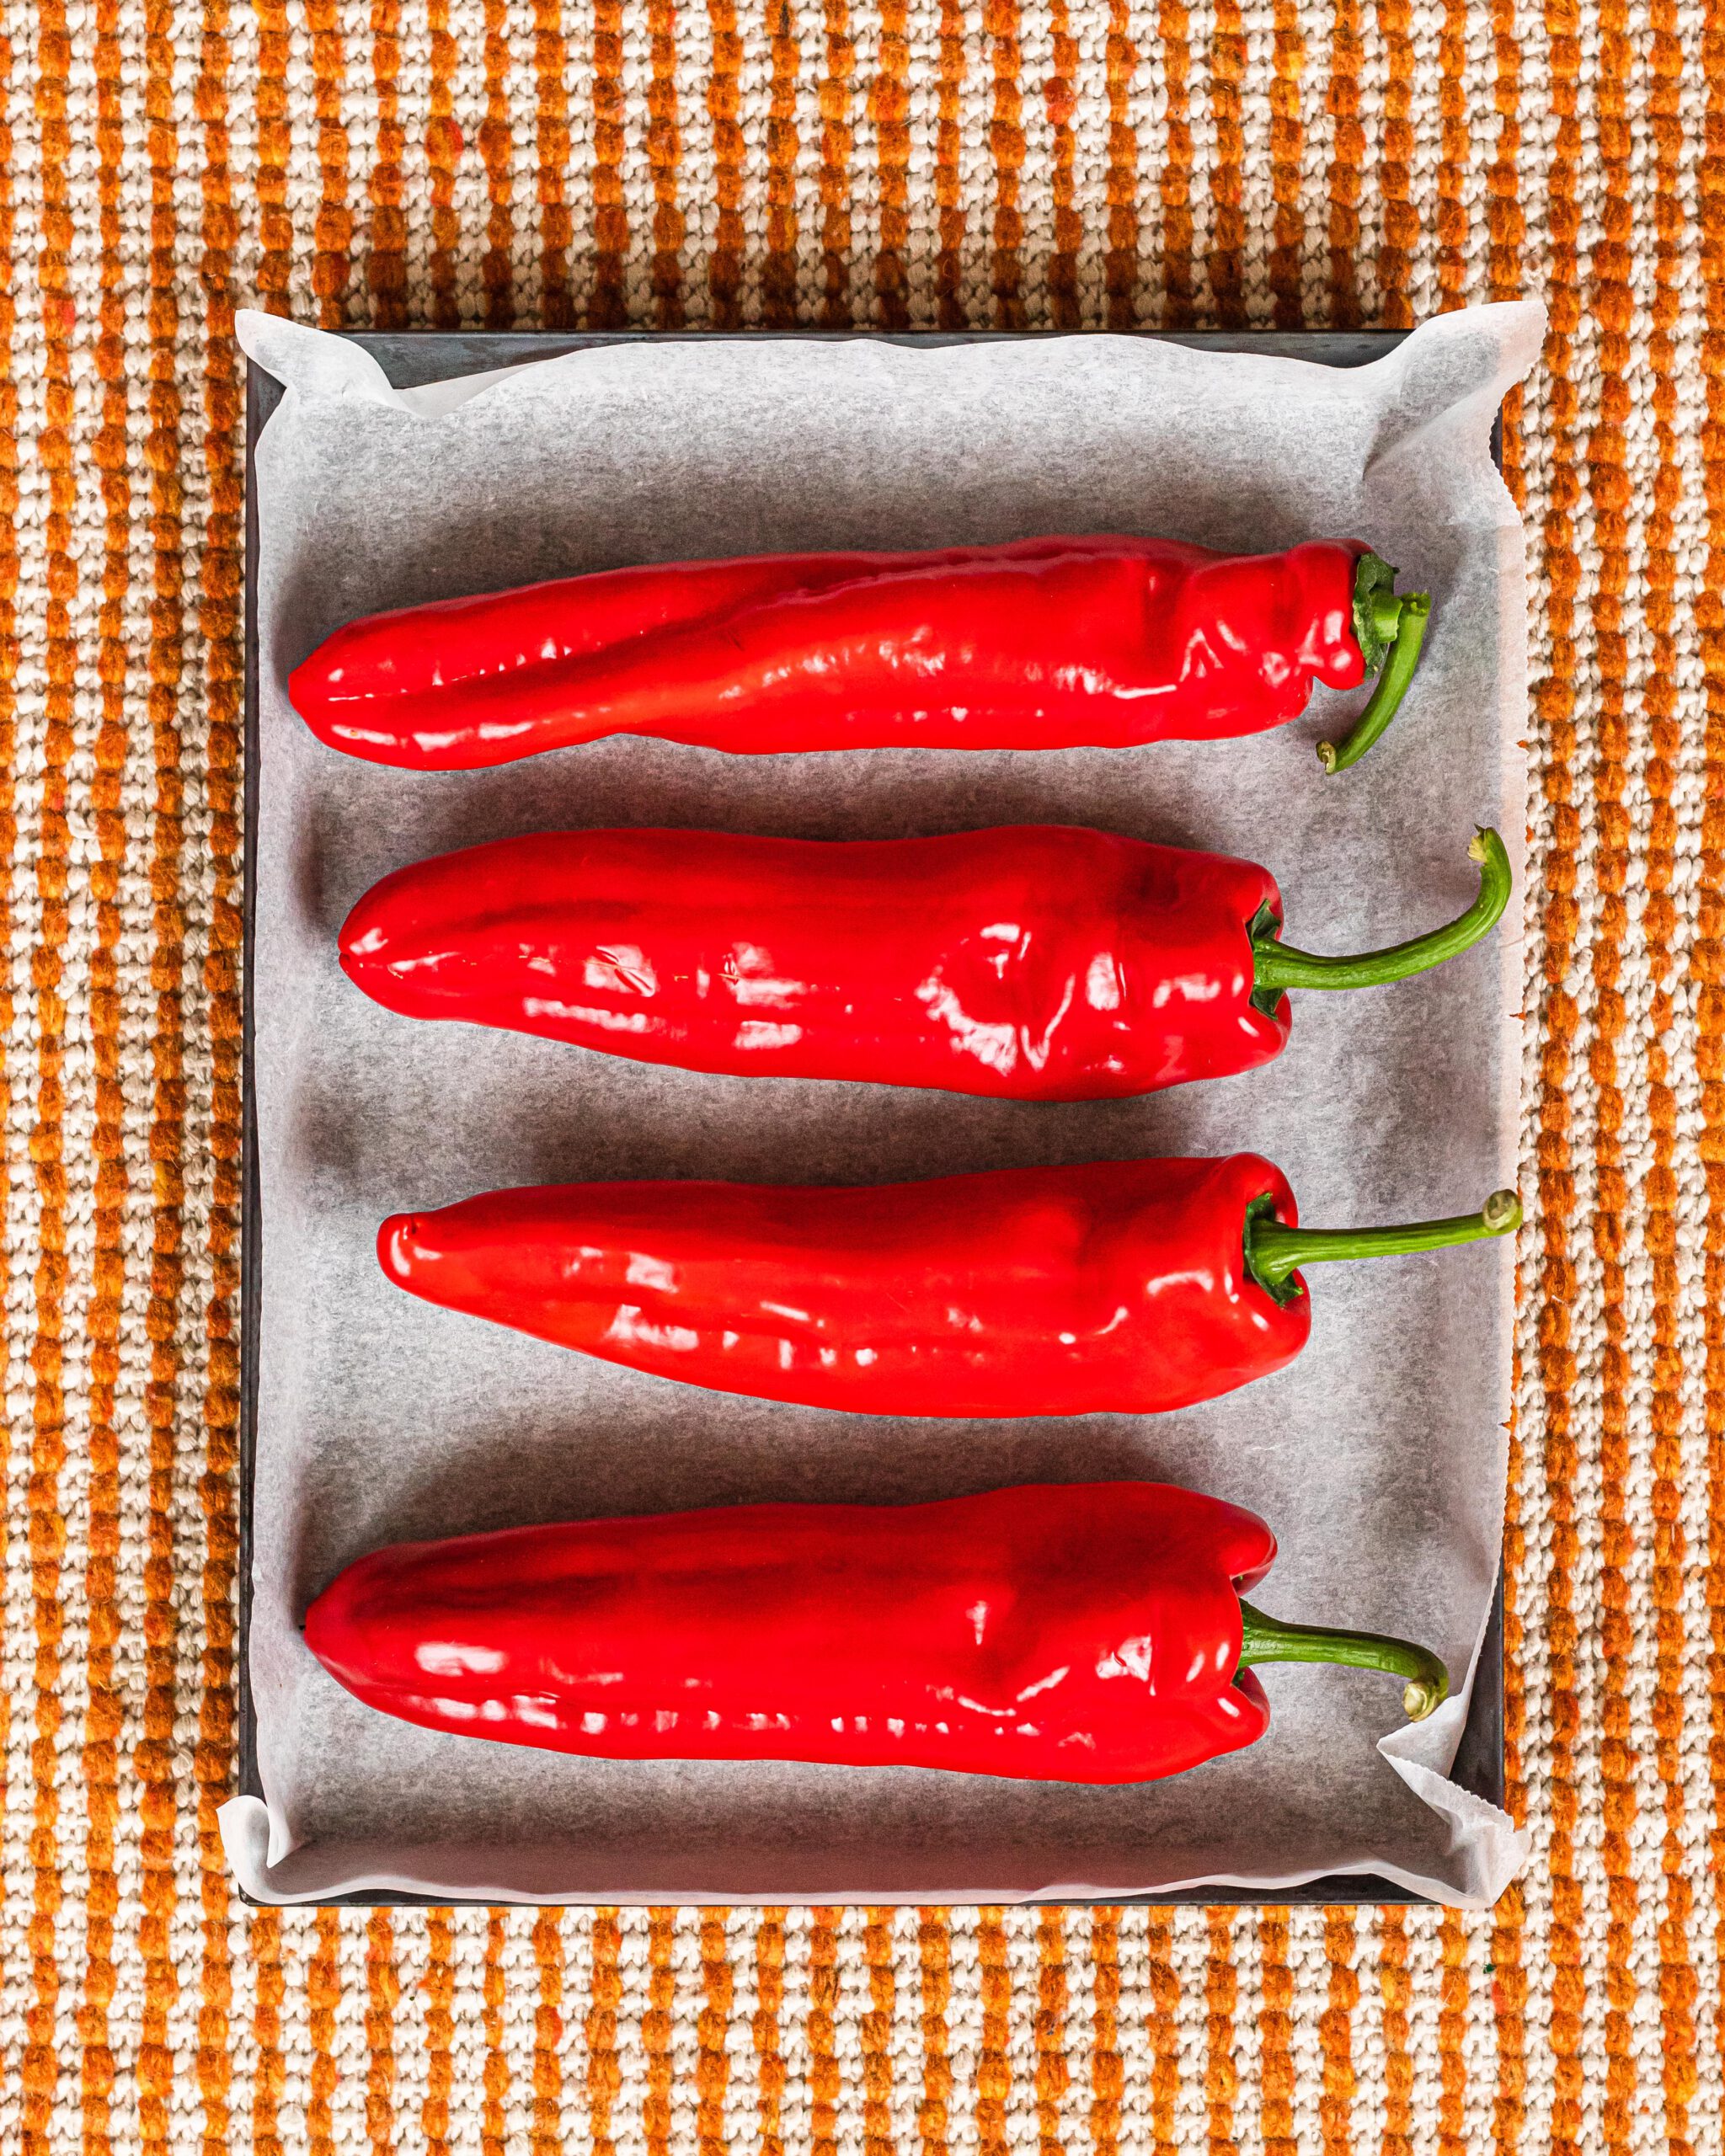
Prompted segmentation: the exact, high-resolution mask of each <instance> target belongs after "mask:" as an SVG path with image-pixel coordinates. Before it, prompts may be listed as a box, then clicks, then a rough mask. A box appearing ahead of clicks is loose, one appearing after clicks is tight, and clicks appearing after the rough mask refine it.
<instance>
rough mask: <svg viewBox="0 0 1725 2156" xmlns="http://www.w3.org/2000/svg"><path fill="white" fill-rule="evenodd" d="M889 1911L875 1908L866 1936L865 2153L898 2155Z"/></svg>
mask: <svg viewBox="0 0 1725 2156" xmlns="http://www.w3.org/2000/svg"><path fill="white" fill-rule="evenodd" d="M893 1916H894V1912H893V1911H892V1910H891V1909H871V1910H870V1911H869V1912H868V1924H867V1927H866V1928H865V1929H864V1931H863V1960H864V1961H865V1962H866V1963H867V1965H868V2012H867V2013H866V2014H865V2015H863V2028H862V2043H863V2156H895V2151H894V2147H893V2121H892V2101H893V2009H894V2006H895V2004H896V2002H897V1999H898V1980H897V1977H896V1975H895V1972H894V1968H893Z"/></svg>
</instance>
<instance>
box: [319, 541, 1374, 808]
mask: <svg viewBox="0 0 1725 2156" xmlns="http://www.w3.org/2000/svg"><path fill="white" fill-rule="evenodd" d="M1364 552H1365V547H1363V546H1362V545H1360V544H1359V543H1358V542H1354V541H1331V540H1314V541H1308V542H1306V543H1305V544H1303V545H1301V546H1298V547H1291V548H1290V549H1289V550H1288V551H1287V552H1284V553H1279V554H1255V555H1238V556H1230V555H1221V554H1215V553H1213V552H1210V550H1208V549H1207V548H1204V547H1190V546H1186V545H1184V544H1183V543H1182V542H1178V541H1176V540H1169V539H1142V538H1126V537H1117V536H1099V537H1091V538H1048V539H1026V540H1017V541H1014V542H1012V543H1010V544H1007V545H1004V546H994V547H948V548H943V549H941V550H939V551H937V552H928V553H915V554H784V555H762V556H759V557H756V558H750V559H745V560H739V561H718V562H679V563H655V564H653V565H651V566H649V567H647V568H624V569H606V570H601V571H598V572H596V573H595V574H590V575H587V576H579V577H569V578H565V579H562V580H560V581H558V582H556V583H553V584H534V585H530V586H528V587H527V588H526V589H525V590H518V591H506V592H499V593H494V594H488V595H483V596H481V597H478V598H472V599H448V600H436V601H434V602H432V603H431V604H430V605H427V606H414V607H407V608H403V609H402V610H400V611H397V612H394V613H388V614H374V615H370V616H366V617H365V618H364V619H362V620H360V621H356V622H349V623H348V624H347V626H346V627H344V628H340V629H338V630H336V632H334V635H332V636H330V637H328V638H326V639H325V640H324V642H323V643H321V644H320V645H319V646H318V648H317V649H316V650H315V651H314V652H312V654H311V656H310V657H309V658H308V659H306V660H305V661H304V662H303V664H301V665H300V666H298V667H297V668H296V670H294V672H293V674H292V675H291V678H290V680H289V683H288V693H289V696H290V697H291V700H292V702H293V705H294V708H295V709H296V711H297V712H299V713H300V714H301V716H302V718H304V719H305V721H306V723H307V725H309V726H310V728H312V732H313V733H314V734H317V736H318V739H320V740H322V741H324V742H327V743H328V744H329V745H330V746H331V747H332V748H336V749H342V750H346V751H347V753H348V754H349V755H355V756H361V757H365V758H366V759H367V760H370V761H371V762H373V763H382V764H394V765H398V766H403V767H404V768H406V769H409V770H414V771H471V770H473V769H476V768H478V767H479V766H484V765H489V764H503V763H510V762H513V761H514V760H515V759H516V758H518V757H521V756H528V755H537V754H538V753H539V752H540V751H542V750H547V749H562V748H567V747H569V746H570V745H571V744H574V743H577V742H581V741H592V740H596V739H599V738H600V737H601V736H602V735H606V734H652V735H654V736H656V737H658V738H659V739H662V740H666V741H681V742H685V743H687V744H691V745H692V746H695V747H700V748H708V749H723V750H729V751H730V752H731V753H733V754H734V755H772V754H777V753H781V752H785V751H790V750H812V749H872V748H884V747H889V746H896V745H901V744H917V745H920V746H922V747H926V748H932V749H1067V748H1077V747H1085V746H1089V747H1096V748H1124V747H1128V746H1131V745H1133V744H1137V743H1140V742H1145V741H1156V740H1168V739H1183V740H1192V739H1215V738H1217V737H1220V736H1231V735H1236V734H1258V733H1262V732H1263V730H1264V729H1266V728H1269V727H1273V726H1280V725H1282V724H1283V723H1284V722H1285V721H1287V720H1289V719H1291V718H1296V717H1297V716H1298V715H1299V713H1300V712H1301V711H1303V710H1304V709H1305V707H1306V700H1307V697H1308V696H1309V694H1310V691H1311V683H1312V681H1313V680H1314V679H1316V680H1322V681H1325V682H1327V683H1328V685H1329V686H1331V687H1332V688H1337V689H1351V688H1354V687H1357V686H1359V682H1360V681H1361V680H1363V679H1364V677H1365V660H1364V659H1363V657H1362V654H1361V653H1360V649H1359V643H1358V641H1357V639H1356V638H1355V636H1354V568H1355V564H1356V563H1358V561H1359V558H1360V556H1361V554H1362V553H1364Z"/></svg>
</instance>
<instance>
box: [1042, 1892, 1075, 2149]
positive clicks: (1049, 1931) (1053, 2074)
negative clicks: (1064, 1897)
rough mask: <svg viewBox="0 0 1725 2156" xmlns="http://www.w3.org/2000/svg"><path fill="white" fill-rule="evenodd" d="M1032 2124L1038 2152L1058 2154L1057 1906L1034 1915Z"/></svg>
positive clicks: (1067, 2076)
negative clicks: (1035, 1976) (1034, 2092)
mask: <svg viewBox="0 0 1725 2156" xmlns="http://www.w3.org/2000/svg"><path fill="white" fill-rule="evenodd" d="M1036 1951H1037V1958H1038V1960H1039V1962H1040V1964H1041V1967H1039V1970H1038V1972H1037V1978H1036V2127H1037V2132H1038V2134H1039V2137H1040V2138H1041V2142H1042V2156H1061V2151H1062V2143H1061V2140H1060V2105H1061V2103H1062V2101H1063V2100H1064V2099H1065V2094H1066V2091H1067V2089H1069V2088H1070V2087H1071V2082H1072V2075H1071V2069H1070V2068H1068V2066H1067V2064H1066V1926H1065V1918H1064V1917H1063V1915H1062V1914H1061V1912H1060V1910H1059V1909H1044V1911H1043V1913H1042V1914H1041V1916H1040V1917H1039V1918H1038V1919H1037V1925H1036Z"/></svg>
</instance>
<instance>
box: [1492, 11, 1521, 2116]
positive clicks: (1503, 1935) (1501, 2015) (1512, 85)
mask: <svg viewBox="0 0 1725 2156" xmlns="http://www.w3.org/2000/svg"><path fill="white" fill-rule="evenodd" d="M1515 21H1516V17H1515V11H1514V0H1493V26H1494V29H1495V32H1496V36H1495V51H1496V56H1497V85H1496V91H1495V96H1494V102H1495V104H1496V108H1497V111H1498V139H1497V155H1496V157H1495V158H1494V159H1493V163H1492V165H1491V167H1490V168H1489V170H1488V172H1487V176H1486V186H1487V211H1486V216H1487V231H1488V232H1489V234H1490V237H1491V291H1492V296H1493V298H1494V299H1504V300H1508V299H1514V298H1516V297H1517V296H1519V293H1520V291H1521V289H1522V283H1521V243H1522V240H1523V238H1524V237H1525V232H1526V224H1527V221H1526V218H1525V216H1524V214H1523V211H1522V209H1521V205H1520V200H1519V185H1520V183H1519V178H1518V175H1517V172H1516V158H1517V156H1518V154H1519V150H1520V147H1521V127H1520V79H1521V78H1520V69H1521V48H1520V45H1519V43H1518V42H1517V40H1516V39H1515V35H1514V30H1515ZM1521 412H1522V392H1521V391H1520V390H1519V388H1517V389H1514V390H1512V391H1511V392H1510V393H1509V396H1508V397H1506V398H1505V399H1504V402H1503V415H1502V441H1503V450H1502V466H1503V483H1504V484H1505V486H1507V487H1508V488H1509V492H1510V494H1511V495H1512V497H1513V498H1514V501H1515V504H1516V506H1517V507H1518V508H1519V509H1521V508H1525V473H1524V471H1523V467H1522V446H1521V424H1520V421H1521ZM1530 1270H1531V1264H1529V1265H1528V1266H1527V1267H1524V1268H1523V1270H1522V1271H1521V1272H1520V1273H1519V1275H1518V1279H1517V1303H1518V1305H1519V1304H1520V1302H1521V1300H1522V1299H1523V1297H1524V1296H1525V1294H1526V1293H1527V1275H1528V1273H1529V1272H1530ZM1521 1377H1522V1364H1521V1358H1520V1353H1519V1349H1518V1350H1517V1351H1516V1353H1515V1356H1514V1389H1515V1392H1516V1394H1517V1396H1519V1392H1520V1385H1521ZM1526 1473H1527V1463H1526V1458H1525V1453H1524V1450H1523V1447H1522V1442H1521V1432H1520V1428H1519V1424H1518V1422H1517V1419H1516V1413H1515V1410H1514V1408H1513V1407H1512V1408H1511V1411H1510V1415H1509V1476H1508V1486H1507V1489H1506V1492H1505V1502H1504V1513H1503V1801H1504V1805H1505V1806H1506V1808H1507V1809H1508V1811H1509V1814H1510V1817H1512V1818H1513V1819H1514V1821H1515V1822H1516V1823H1517V1825H1518V1826H1521V1825H1525V1823H1526V1819H1527V1802H1528V1790H1527V1783H1526V1779H1525V1773H1524V1769H1523V1754H1522V1742H1523V1739H1524V1736H1525V1730H1526V1721H1527V1707H1526V1692H1525V1684H1524V1681H1523V1678H1522V1646H1523V1642H1524V1640H1525V1628H1524V1625H1523V1620H1522V1614H1521V1577H1522V1571H1523V1567H1524V1566H1525V1561H1526V1555H1527V1534H1526V1524H1525V1519H1524V1517H1523V1509H1522V1508H1523V1495H1522V1493H1523V1492H1524V1490H1525V1489H1526V1488H1527V1483H1526V1481H1525V1476H1526ZM1526 1912H1527V1897H1526V1890H1525V1887H1523V1885H1522V1884H1521V1882H1520V1881H1515V1882H1514V1883H1512V1885H1511V1886H1510V1887H1509V1890H1508V1891H1507V1892H1505V1893H1504V1894H1503V1897H1501V1899H1500V1900H1499V1901H1498V1906H1497V1908H1496V1910H1495V1911H1494V1916H1495V1919H1496V1921H1495V1923H1494V1924H1493V1929H1492V1934H1491V1957H1492V1968H1493V1977H1492V1997H1493V2006H1494V2009H1495V2019H1496V2036H1497V2085H1496V2089H1495V2091H1494V2094H1493V2110H1492V2131H1493V2139H1494V2142H1495V2143H1496V2146H1497V2148H1498V2151H1499V2156H1515V2152H1516V2151H1517V2150H1518V2149H1519V2146H1520V2143H1521V2136H1522V2129H1523V2127H1524V2125H1525V2119H1526V2105H1525V2102H1524V2101H1523V2095H1524V2092H1525V2088H1526V2056H1527V1998H1528V1978H1527V1969H1526V1966H1525V1957H1524V1952H1523V1941H1522V1935H1523V1930H1524V1927H1525V1922H1526Z"/></svg>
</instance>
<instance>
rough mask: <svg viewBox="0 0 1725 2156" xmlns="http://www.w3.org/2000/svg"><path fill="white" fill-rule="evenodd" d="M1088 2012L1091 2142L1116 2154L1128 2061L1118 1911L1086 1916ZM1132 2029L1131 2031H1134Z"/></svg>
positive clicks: (1099, 2155)
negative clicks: (1123, 2039)
mask: <svg viewBox="0 0 1725 2156" xmlns="http://www.w3.org/2000/svg"><path fill="white" fill-rule="evenodd" d="M1090 1965H1091V1969H1092V1977H1091V2011H1092V2026H1093V2029H1094V2031H1095V2033H1094V2035H1093V2036H1092V2039H1091V2050H1090V2097H1091V2101H1090V2140H1091V2146H1092V2148H1094V2149H1095V2151H1096V2156H1118V2152H1119V2146H1120V2107H1121V2100H1122V2099H1123V2098H1124V2095H1125V2093H1126V2062H1125V2060H1124V2057H1122V2056H1121V2053H1120V1912H1119V1910H1118V1909H1093V1910H1092V1912H1091V1917H1090ZM1134 2033H1136V2032H1134Z"/></svg>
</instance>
